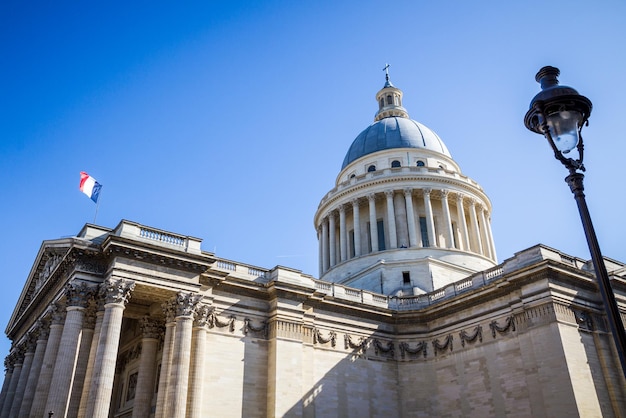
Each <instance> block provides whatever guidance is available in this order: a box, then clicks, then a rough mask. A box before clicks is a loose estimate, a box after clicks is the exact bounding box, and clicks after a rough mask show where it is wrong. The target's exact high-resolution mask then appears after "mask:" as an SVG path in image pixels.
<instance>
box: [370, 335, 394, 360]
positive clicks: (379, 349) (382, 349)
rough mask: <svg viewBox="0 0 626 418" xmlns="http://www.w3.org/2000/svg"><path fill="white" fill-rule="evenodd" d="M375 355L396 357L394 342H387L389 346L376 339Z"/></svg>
mask: <svg viewBox="0 0 626 418" xmlns="http://www.w3.org/2000/svg"><path fill="white" fill-rule="evenodd" d="M374 353H376V355H377V356H378V355H380V353H384V354H389V355H390V356H391V357H395V352H394V345H393V341H389V342H387V345H383V343H382V342H381V341H380V340H379V339H378V338H375V339H374Z"/></svg>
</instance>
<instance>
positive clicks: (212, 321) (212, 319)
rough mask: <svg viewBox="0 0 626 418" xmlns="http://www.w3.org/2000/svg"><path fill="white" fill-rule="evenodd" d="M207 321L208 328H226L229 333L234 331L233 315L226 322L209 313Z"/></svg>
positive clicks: (213, 313)
mask: <svg viewBox="0 0 626 418" xmlns="http://www.w3.org/2000/svg"><path fill="white" fill-rule="evenodd" d="M208 320H209V328H214V327H219V328H224V327H228V330H229V331H230V332H234V331H235V315H231V316H230V317H229V318H228V319H227V320H225V321H222V320H220V318H219V317H218V316H217V314H216V313H215V312H211V313H210V314H209V317H208Z"/></svg>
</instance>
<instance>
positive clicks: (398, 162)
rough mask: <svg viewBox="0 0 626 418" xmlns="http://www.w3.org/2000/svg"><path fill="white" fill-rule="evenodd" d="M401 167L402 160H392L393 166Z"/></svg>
mask: <svg viewBox="0 0 626 418" xmlns="http://www.w3.org/2000/svg"><path fill="white" fill-rule="evenodd" d="M399 167H400V161H398V160H393V161H392V162H391V168H399Z"/></svg>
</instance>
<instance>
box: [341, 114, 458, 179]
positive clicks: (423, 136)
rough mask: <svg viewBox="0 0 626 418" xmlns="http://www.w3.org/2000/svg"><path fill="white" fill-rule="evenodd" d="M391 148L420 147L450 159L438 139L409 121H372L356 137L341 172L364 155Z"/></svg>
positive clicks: (399, 119) (430, 132)
mask: <svg viewBox="0 0 626 418" xmlns="http://www.w3.org/2000/svg"><path fill="white" fill-rule="evenodd" d="M392 148H424V149H428V150H431V151H435V152H439V153H441V154H444V155H446V156H448V157H450V158H452V156H451V155H450V152H449V151H448V148H446V145H445V144H444V143H443V141H442V140H441V138H439V136H438V135H437V134H436V133H435V132H433V131H432V130H431V129H430V128H427V127H426V126H424V125H422V124H421V123H419V122H416V121H414V120H413V119H409V118H406V117H401V116H390V117H386V118H384V119H380V120H378V121H376V122H374V123H373V124H371V125H370V126H369V127H367V128H366V129H365V130H364V131H363V132H361V133H360V134H359V136H357V137H356V139H355V140H354V142H352V145H351V146H350V149H349V150H348V153H347V154H346V157H345V158H344V160H343V165H342V166H341V169H342V170H343V169H344V168H346V166H347V165H348V164H350V163H351V162H353V161H355V160H357V159H359V158H361V157H363V156H364V155H368V154H372V153H374V152H377V151H382V150H386V149H392Z"/></svg>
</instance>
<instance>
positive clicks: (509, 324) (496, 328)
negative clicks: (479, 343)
mask: <svg viewBox="0 0 626 418" xmlns="http://www.w3.org/2000/svg"><path fill="white" fill-rule="evenodd" d="M489 328H491V335H492V336H493V338H496V332H498V333H500V334H504V333H506V332H508V331H509V330H510V331H515V318H514V317H513V315H511V316H509V317H508V318H507V319H506V324H504V326H500V325H498V321H497V320H495V319H494V320H493V321H491V323H489Z"/></svg>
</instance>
